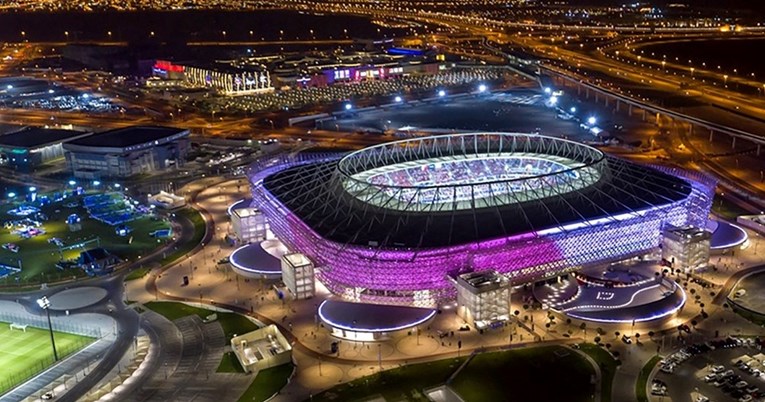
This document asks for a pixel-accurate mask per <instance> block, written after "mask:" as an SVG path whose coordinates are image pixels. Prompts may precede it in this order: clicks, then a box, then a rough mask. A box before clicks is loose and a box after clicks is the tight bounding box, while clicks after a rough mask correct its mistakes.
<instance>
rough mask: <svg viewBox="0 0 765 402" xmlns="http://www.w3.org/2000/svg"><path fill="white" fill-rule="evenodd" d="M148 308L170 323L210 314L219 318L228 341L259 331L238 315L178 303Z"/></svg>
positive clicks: (155, 304)
mask: <svg viewBox="0 0 765 402" xmlns="http://www.w3.org/2000/svg"><path fill="white" fill-rule="evenodd" d="M144 306H146V307H147V308H149V309H151V310H153V311H155V312H157V313H159V314H161V315H163V316H164V317H165V318H167V319H168V320H170V321H174V320H177V319H179V318H181V317H186V316H189V315H198V316H199V317H200V318H202V319H205V318H207V316H209V315H210V314H216V315H217V316H218V322H220V325H221V327H223V333H225V334H226V340H231V338H232V337H234V335H241V334H246V333H247V332H251V331H254V330H256V329H258V326H257V325H255V323H254V322H252V321H250V319H249V318H247V317H245V316H243V315H241V314H237V313H222V312H217V311H213V310H208V309H204V308H199V307H193V306H189V305H187V304H184V303H178V302H165V301H155V302H148V303H146V304H144Z"/></svg>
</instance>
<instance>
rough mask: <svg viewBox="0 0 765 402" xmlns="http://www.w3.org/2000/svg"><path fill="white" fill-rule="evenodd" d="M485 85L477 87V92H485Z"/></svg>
mask: <svg viewBox="0 0 765 402" xmlns="http://www.w3.org/2000/svg"><path fill="white" fill-rule="evenodd" d="M486 89H487V88H486V84H481V85H479V86H478V92H486Z"/></svg>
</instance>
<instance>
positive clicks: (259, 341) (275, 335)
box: [231, 324, 292, 374]
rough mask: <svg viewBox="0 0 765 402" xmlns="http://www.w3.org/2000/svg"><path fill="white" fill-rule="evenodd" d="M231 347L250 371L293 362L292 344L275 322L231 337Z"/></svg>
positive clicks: (246, 369) (244, 366)
mask: <svg viewBox="0 0 765 402" xmlns="http://www.w3.org/2000/svg"><path fill="white" fill-rule="evenodd" d="M231 349H233V351H234V354H235V355H236V358H237V359H238V360H239V363H240V364H241V365H242V368H243V369H244V371H245V372H248V373H255V374H257V373H258V371H260V370H263V369H266V368H269V367H276V366H281V365H282V364H288V363H291V362H292V345H290V343H289V341H287V338H285V337H284V335H282V333H281V332H280V331H279V329H278V328H276V325H274V324H271V325H269V326H267V327H263V328H260V329H256V330H255V331H252V332H248V333H246V334H244V335H239V336H235V337H233V338H231Z"/></svg>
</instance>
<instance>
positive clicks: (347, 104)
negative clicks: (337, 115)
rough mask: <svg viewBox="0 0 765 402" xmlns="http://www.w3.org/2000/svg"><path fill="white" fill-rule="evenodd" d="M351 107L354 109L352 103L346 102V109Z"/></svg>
mask: <svg viewBox="0 0 765 402" xmlns="http://www.w3.org/2000/svg"><path fill="white" fill-rule="evenodd" d="M351 109H353V105H351V104H350V103H346V104H345V110H351Z"/></svg>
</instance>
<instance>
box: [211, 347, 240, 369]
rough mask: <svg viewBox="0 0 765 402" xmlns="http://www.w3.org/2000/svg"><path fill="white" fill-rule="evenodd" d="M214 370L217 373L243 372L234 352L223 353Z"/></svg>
mask: <svg viewBox="0 0 765 402" xmlns="http://www.w3.org/2000/svg"><path fill="white" fill-rule="evenodd" d="M215 371H216V372H218V373H244V369H243V368H242V365H241V363H239V359H237V358H236V355H235V354H234V352H226V353H224V354H223V359H221V361H220V364H219V365H218V369H217V370H215Z"/></svg>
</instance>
